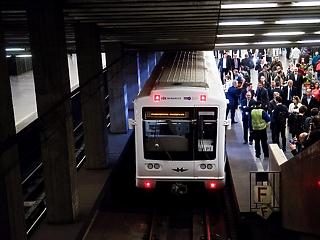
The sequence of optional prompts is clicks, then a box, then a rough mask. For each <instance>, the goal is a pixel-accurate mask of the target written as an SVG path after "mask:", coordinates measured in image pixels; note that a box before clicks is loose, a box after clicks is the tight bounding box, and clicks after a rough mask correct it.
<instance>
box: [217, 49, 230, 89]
mask: <svg viewBox="0 0 320 240" xmlns="http://www.w3.org/2000/svg"><path fill="white" fill-rule="evenodd" d="M218 69H219V71H220V77H221V82H222V84H224V77H225V75H227V74H228V73H229V71H230V70H231V57H230V56H229V55H228V53H227V52H225V53H224V54H223V57H222V58H220V59H219V63H218Z"/></svg>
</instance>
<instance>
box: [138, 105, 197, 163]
mask: <svg viewBox="0 0 320 240" xmlns="http://www.w3.org/2000/svg"><path fill="white" fill-rule="evenodd" d="M189 117H190V112H189V111H175V110H174V109H161V111H159V110H157V111H156V110H152V109H150V110H147V111H145V112H144V121H143V136H144V137H143V146H144V157H145V158H146V159H154V160H193V148H192V143H193V134H192V126H191V123H192V121H191V119H190V118H189Z"/></svg>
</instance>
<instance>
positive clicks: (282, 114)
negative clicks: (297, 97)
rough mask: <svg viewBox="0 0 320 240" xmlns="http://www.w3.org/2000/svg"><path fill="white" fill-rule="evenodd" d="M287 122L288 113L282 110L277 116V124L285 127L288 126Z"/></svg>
mask: <svg viewBox="0 0 320 240" xmlns="http://www.w3.org/2000/svg"><path fill="white" fill-rule="evenodd" d="M286 122H287V113H286V112H281V111H280V112H279V113H278V116H277V122H276V124H279V126H281V127H284V126H286Z"/></svg>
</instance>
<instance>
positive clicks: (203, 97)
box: [200, 94, 207, 102]
mask: <svg viewBox="0 0 320 240" xmlns="http://www.w3.org/2000/svg"><path fill="white" fill-rule="evenodd" d="M205 101H207V95H205V94H201V95H200V102H205Z"/></svg>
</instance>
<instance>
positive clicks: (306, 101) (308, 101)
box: [301, 88, 318, 116]
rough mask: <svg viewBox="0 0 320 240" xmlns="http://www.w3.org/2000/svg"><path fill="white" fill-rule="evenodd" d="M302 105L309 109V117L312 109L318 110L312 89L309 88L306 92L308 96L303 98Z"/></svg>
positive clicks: (307, 113)
mask: <svg viewBox="0 0 320 240" xmlns="http://www.w3.org/2000/svg"><path fill="white" fill-rule="evenodd" d="M301 103H302V104H303V105H305V106H306V107H307V112H306V115H307V116H310V115H311V112H310V111H311V109H312V108H314V107H316V108H318V103H317V100H316V99H315V97H314V96H312V90H311V88H308V89H307V90H306V95H305V96H303V98H302V100H301Z"/></svg>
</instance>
